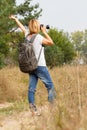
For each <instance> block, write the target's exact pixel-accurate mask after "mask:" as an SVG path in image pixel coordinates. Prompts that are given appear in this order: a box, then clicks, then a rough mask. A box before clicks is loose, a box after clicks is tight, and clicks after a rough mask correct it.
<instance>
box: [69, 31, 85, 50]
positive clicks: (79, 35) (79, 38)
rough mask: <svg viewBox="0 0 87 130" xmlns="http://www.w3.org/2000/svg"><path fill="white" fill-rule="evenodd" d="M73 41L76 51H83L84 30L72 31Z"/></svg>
mask: <svg viewBox="0 0 87 130" xmlns="http://www.w3.org/2000/svg"><path fill="white" fill-rule="evenodd" d="M71 39H72V43H73V44H74V47H75V50H76V51H78V52H79V51H81V46H82V42H83V31H76V32H73V33H71Z"/></svg>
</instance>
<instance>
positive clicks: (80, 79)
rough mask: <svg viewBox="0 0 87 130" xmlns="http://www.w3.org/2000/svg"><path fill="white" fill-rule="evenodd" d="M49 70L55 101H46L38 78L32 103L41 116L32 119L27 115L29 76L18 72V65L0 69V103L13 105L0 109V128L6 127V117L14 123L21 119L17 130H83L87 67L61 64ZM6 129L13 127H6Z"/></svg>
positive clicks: (85, 109)
mask: <svg viewBox="0 0 87 130" xmlns="http://www.w3.org/2000/svg"><path fill="white" fill-rule="evenodd" d="M49 71H50V74H51V77H52V79H53V82H54V85H55V89H56V94H57V97H56V101H55V103H54V104H52V105H50V104H49V103H48V101H47V91H46V88H45V86H44V85H43V83H42V82H41V81H39V82H38V87H37V91H36V104H37V106H38V107H39V108H42V111H43V112H42V113H43V115H42V116H41V117H35V118H34V117H33V118H32V117H31V116H30V115H29V116H28V114H30V113H29V109H28V101H27V91H28V78H29V76H28V75H27V74H24V73H21V72H20V70H19V68H18V67H6V68H4V69H2V70H0V104H5V103H12V104H13V105H12V106H9V107H8V108H4V107H3V108H1V109H0V121H1V123H0V130H8V129H7V127H6V126H5V129H4V123H3V122H4V121H6V119H9V118H10V119H11V120H12V119H13V120H14V121H15V122H16V121H17V123H18V121H19V120H20V118H21V119H22V120H21V123H18V124H16V126H17V127H18V128H19V129H18V130H87V125H86V124H87V116H86V115H87V66H86V65H78V66H77V65H74V66H72V65H71V66H69V65H65V66H63V67H58V68H53V69H51V70H49ZM29 117H31V119H32V121H31V122H30V118H29ZM5 123H6V122H5ZM32 124H33V125H32ZM7 125H8V121H7ZM32 126H33V127H32ZM2 128H3V129H2ZM9 130H17V128H15V129H13V128H11V129H10V127H9Z"/></svg>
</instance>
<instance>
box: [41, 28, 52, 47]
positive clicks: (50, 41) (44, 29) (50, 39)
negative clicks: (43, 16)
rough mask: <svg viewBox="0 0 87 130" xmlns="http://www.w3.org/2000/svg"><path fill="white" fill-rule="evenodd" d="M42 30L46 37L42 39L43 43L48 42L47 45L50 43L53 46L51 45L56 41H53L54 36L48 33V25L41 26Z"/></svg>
mask: <svg viewBox="0 0 87 130" xmlns="http://www.w3.org/2000/svg"><path fill="white" fill-rule="evenodd" d="M41 31H42V32H43V34H44V36H45V37H44V39H43V41H42V43H43V44H46V45H49V46H51V45H53V44H54V43H53V40H52V38H51V37H50V36H49V35H48V33H47V31H46V27H44V26H43V27H41Z"/></svg>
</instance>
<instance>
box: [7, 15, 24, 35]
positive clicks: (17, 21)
mask: <svg viewBox="0 0 87 130" xmlns="http://www.w3.org/2000/svg"><path fill="white" fill-rule="evenodd" d="M9 18H10V19H13V20H15V21H16V23H17V25H18V26H19V27H20V29H21V30H22V31H23V33H24V34H25V33H26V29H25V27H24V26H23V24H22V23H21V22H20V21H19V20H18V19H17V18H16V17H15V16H14V15H11V16H10V17H9Z"/></svg>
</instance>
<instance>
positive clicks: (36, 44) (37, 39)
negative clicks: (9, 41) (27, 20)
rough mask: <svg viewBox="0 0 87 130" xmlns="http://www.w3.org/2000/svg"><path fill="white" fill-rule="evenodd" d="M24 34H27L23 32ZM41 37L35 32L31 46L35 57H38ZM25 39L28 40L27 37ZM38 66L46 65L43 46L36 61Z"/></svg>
mask: <svg viewBox="0 0 87 130" xmlns="http://www.w3.org/2000/svg"><path fill="white" fill-rule="evenodd" d="M26 36H27V34H25V37H26ZM43 38H44V37H43V36H42V35H40V34H37V36H36V37H35V39H34V42H33V47H34V51H35V55H36V58H37V59H38V57H39V54H40V50H41V47H42V40H43ZM27 39H28V40H30V38H29V37H28V38H27ZM38 66H46V60H45V55H44V47H42V51H41V54H40V58H39V61H38Z"/></svg>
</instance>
